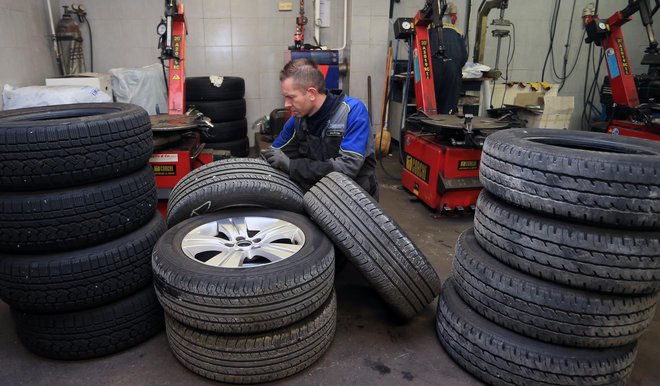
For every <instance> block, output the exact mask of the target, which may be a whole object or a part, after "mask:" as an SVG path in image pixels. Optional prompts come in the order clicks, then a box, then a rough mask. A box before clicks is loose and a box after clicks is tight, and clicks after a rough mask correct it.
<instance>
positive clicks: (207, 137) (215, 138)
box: [202, 118, 248, 143]
mask: <svg viewBox="0 0 660 386" xmlns="http://www.w3.org/2000/svg"><path fill="white" fill-rule="evenodd" d="M247 126H248V125H247V119H245V118H243V119H239V120H237V121H231V122H213V127H210V128H209V129H208V130H206V131H202V139H203V140H204V142H207V143H208V142H228V141H236V140H239V139H243V138H246V137H247Z"/></svg>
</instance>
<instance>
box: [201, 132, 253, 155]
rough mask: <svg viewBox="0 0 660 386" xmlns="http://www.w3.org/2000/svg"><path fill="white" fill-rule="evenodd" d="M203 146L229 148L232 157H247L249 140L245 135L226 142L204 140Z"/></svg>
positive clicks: (217, 148)
mask: <svg viewBox="0 0 660 386" xmlns="http://www.w3.org/2000/svg"><path fill="white" fill-rule="evenodd" d="M204 147H206V148H207V149H213V150H229V152H230V153H231V155H232V156H234V157H247V156H248V155H249V154H250V140H249V139H248V138H247V137H245V138H241V139H237V140H235V141H227V142H206V143H205V144H204Z"/></svg>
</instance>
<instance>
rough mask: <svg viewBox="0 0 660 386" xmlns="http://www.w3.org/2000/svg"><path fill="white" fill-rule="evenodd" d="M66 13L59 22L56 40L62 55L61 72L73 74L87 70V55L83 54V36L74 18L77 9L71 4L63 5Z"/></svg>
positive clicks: (62, 73) (60, 55)
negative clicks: (72, 8) (73, 8)
mask: <svg viewBox="0 0 660 386" xmlns="http://www.w3.org/2000/svg"><path fill="white" fill-rule="evenodd" d="M63 8H64V14H63V15H62V18H61V19H60V20H59V21H58V22H57V27H56V29H55V41H56V42H57V50H58V51H59V57H60V59H61V60H60V62H59V65H60V74H61V75H63V76H64V75H71V74H78V73H81V72H85V57H84V54H83V46H82V42H83V37H82V34H81V33H80V28H79V27H78V23H76V21H75V20H73V15H74V14H75V11H71V10H69V6H66V5H65V6H63Z"/></svg>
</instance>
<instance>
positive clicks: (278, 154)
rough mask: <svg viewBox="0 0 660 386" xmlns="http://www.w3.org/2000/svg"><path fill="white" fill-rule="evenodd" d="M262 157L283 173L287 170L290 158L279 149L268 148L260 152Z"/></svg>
mask: <svg viewBox="0 0 660 386" xmlns="http://www.w3.org/2000/svg"><path fill="white" fill-rule="evenodd" d="M261 156H262V158H265V159H266V161H268V163H269V164H270V166H272V167H274V168H275V169H280V170H282V171H283V172H285V173H288V172H289V164H290V163H291V160H290V159H289V157H287V156H286V154H284V152H282V150H280V149H275V148H270V149H267V150H265V151H262V152H261Z"/></svg>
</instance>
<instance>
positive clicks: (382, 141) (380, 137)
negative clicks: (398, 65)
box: [374, 44, 392, 157]
mask: <svg viewBox="0 0 660 386" xmlns="http://www.w3.org/2000/svg"><path fill="white" fill-rule="evenodd" d="M391 66H392V45H391V44H390V46H389V47H387V63H386V65H385V85H384V86H383V104H382V109H381V119H380V129H379V130H378V133H376V138H375V139H374V144H375V146H376V149H375V150H376V155H380V156H381V157H382V156H383V155H385V154H387V153H389V151H390V142H391V140H392V136H391V134H390V132H389V131H388V130H387V126H388V114H389V108H390V100H391V99H392V98H391V91H390V88H389V84H390V78H391V74H390V73H391V72H392V71H391V70H392V67H391Z"/></svg>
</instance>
